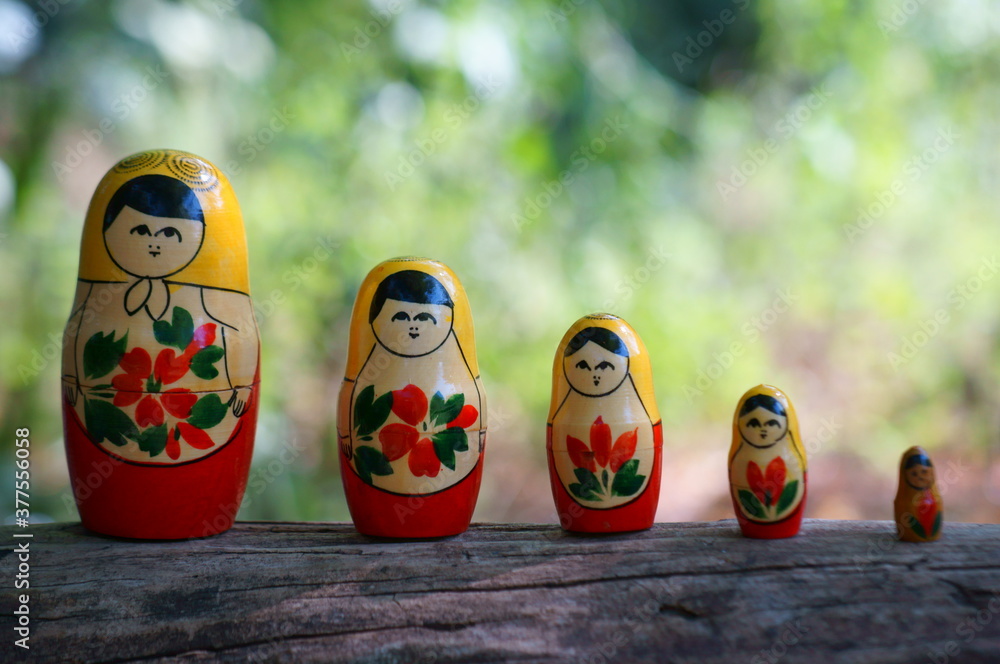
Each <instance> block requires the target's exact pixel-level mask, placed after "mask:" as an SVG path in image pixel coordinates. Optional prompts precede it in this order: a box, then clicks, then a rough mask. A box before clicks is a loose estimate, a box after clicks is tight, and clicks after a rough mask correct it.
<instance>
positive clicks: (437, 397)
mask: <svg viewBox="0 0 1000 664" xmlns="http://www.w3.org/2000/svg"><path fill="white" fill-rule="evenodd" d="M464 405H465V395H464V394H453V395H451V396H450V397H448V399H447V401H446V400H445V398H444V396H442V395H441V393H440V392H435V393H434V396H433V397H431V408H430V413H431V426H439V425H441V424H448V423H449V422H451V421H452V420H454V419H455V418H456V417H458V414H459V413H461V412H462V406H464Z"/></svg>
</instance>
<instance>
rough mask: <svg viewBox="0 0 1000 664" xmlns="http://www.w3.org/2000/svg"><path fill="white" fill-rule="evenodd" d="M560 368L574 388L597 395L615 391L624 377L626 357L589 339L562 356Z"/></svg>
mask: <svg viewBox="0 0 1000 664" xmlns="http://www.w3.org/2000/svg"><path fill="white" fill-rule="evenodd" d="M563 371H564V372H565V373H566V380H568V381H569V384H570V387H572V388H573V389H574V390H576V391H577V392H579V393H581V394H585V395H587V396H590V397H599V396H603V395H605V394H610V393H611V392H614V391H615V390H616V389H618V386H619V385H621V384H622V381H624V380H625V376H627V375H628V358H627V357H622V356H621V355H616V354H615V353H612V352H611V351H609V350H605V349H604V348H602V347H601V346H599V345H598V344H595V343H594V342H593V341H588V342H587V343H586V344H584V345H583V347H582V348H581V349H580V350H578V351H576V352H575V353H573V354H572V355H568V356H566V357H564V358H563Z"/></svg>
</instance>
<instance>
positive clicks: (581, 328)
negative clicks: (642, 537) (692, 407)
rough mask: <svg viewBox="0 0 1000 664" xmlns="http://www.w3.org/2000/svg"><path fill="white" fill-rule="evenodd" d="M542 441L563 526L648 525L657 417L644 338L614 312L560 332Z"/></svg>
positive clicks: (656, 476) (655, 492)
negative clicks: (547, 416) (544, 438)
mask: <svg viewBox="0 0 1000 664" xmlns="http://www.w3.org/2000/svg"><path fill="white" fill-rule="evenodd" d="M546 448H547V452H548V460H549V479H550V481H551V483H552V495H553V497H554V498H555V503H556V510H557V512H558V514H559V522H560V524H562V527H563V528H565V529H566V530H571V531H577V532H588V533H609V532H621V531H628V530H642V529H645V528H649V527H650V526H652V525H653V518H654V517H655V516H656V506H657V503H658V501H659V496H660V468H661V464H662V450H663V424H662V422H661V421H660V414H659V410H658V409H657V407H656V399H655V397H654V396H653V378H652V372H651V370H650V364H649V354H648V353H647V352H646V346H645V345H644V344H643V343H642V339H640V338H639V335H638V334H636V332H635V330H633V329H632V327H631V326H630V325H629V324H628V323H626V322H625V321H624V320H622V319H621V318H618V317H617V316H612V315H610V314H592V315H590V316H584V317H583V318H581V319H580V320H578V321H577V322H575V323H574V324H573V325H572V327H570V328H569V330H568V331H567V332H566V334H565V335H564V336H563V338H562V341H561V342H560V343H559V348H558V349H557V350H556V357H555V362H554V364H553V367H552V404H551V406H550V408H549V419H548V427H547V440H546Z"/></svg>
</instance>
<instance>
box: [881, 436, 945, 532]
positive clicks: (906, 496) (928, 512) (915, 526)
mask: <svg viewBox="0 0 1000 664" xmlns="http://www.w3.org/2000/svg"><path fill="white" fill-rule="evenodd" d="M893 507H894V508H895V513H896V525H897V527H898V529H899V539H901V540H903V541H904V542H933V541H934V540H936V539H938V538H939V537H941V525H942V523H943V521H944V505H943V503H942V502H941V494H940V493H938V489H937V483H936V477H935V473H934V464H932V463H931V459H930V457H928V456H927V452H926V451H924V448H922V447H911V448H910V449H908V450H906V452H905V453H904V454H903V459H902V461H901V462H900V464H899V489H898V490H897V492H896V500H895V502H894V504H893Z"/></svg>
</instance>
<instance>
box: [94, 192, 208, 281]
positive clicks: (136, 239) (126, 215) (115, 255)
mask: <svg viewBox="0 0 1000 664" xmlns="http://www.w3.org/2000/svg"><path fill="white" fill-rule="evenodd" d="M204 232H205V225H204V224H203V223H202V222H201V221H198V220H195V219H176V218H172V217H154V216H151V215H148V214H145V213H143V212H139V211H138V210H135V209H133V208H130V207H128V206H125V207H123V208H122V211H121V212H120V213H119V214H118V216H117V217H115V220H114V221H113V222H111V225H110V226H109V227H108V228H107V229H106V230H105V231H104V243H105V245H106V246H107V248H108V253H109V254H111V259H112V260H113V261H114V262H115V263H116V264H117V265H118V266H119V267H121V268H122V269H123V270H125V271H126V272H128V273H129V274H132V275H135V276H137V277H152V278H160V277H167V276H170V275H171V274H175V273H177V272H179V271H180V270H182V269H183V268H184V267H185V266H187V265H188V263H190V262H191V261H192V260H194V257H195V256H196V255H197V254H198V250H199V249H200V248H201V241H202V236H203V235H204Z"/></svg>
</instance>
